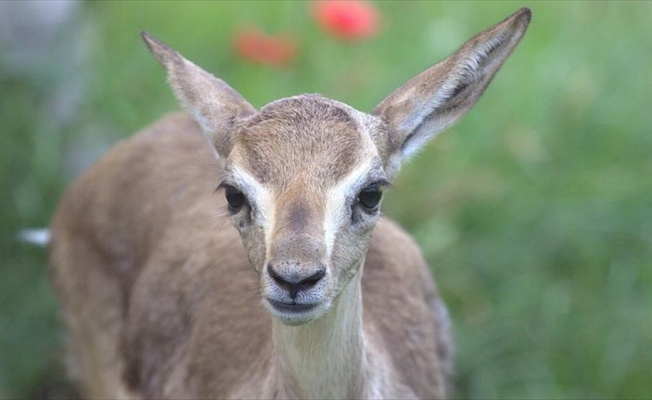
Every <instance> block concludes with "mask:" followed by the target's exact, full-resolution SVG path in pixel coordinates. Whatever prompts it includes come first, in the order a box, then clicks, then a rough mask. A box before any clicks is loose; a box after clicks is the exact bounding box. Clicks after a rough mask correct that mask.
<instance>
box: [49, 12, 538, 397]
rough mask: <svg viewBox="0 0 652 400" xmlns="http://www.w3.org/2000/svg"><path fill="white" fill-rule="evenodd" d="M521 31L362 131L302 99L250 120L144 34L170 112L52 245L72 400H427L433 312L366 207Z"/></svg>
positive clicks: (376, 202) (101, 180) (433, 369)
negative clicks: (177, 109) (169, 98)
mask: <svg viewBox="0 0 652 400" xmlns="http://www.w3.org/2000/svg"><path fill="white" fill-rule="evenodd" d="M529 21H530V11H529V10H527V9H521V10H519V11H517V12H516V13H515V14H513V15H512V16H510V17H509V18H507V19H506V20H504V21H503V22H501V23H499V24H497V25H496V26H494V27H492V28H490V29H488V30H487V31H485V32H482V33H481V34H479V35H478V36H476V37H475V38H473V39H471V40H470V41H469V42H467V43H466V44H465V45H464V46H463V47H462V48H461V49H460V50H458V51H457V52H456V53H455V54H453V55H452V56H451V57H449V58H448V59H447V60H445V61H443V62H441V63H439V64H437V65H435V66H434V67H432V68H430V69H428V70H426V71H424V72H423V73H421V74H420V75H418V76H416V77H415V78H413V79H412V80H411V81H409V82H408V83H406V84H405V85H404V86H402V87H400V88H399V89H397V90H396V91H395V92H394V93H392V94H391V95H390V96H389V97H387V98H386V99H385V100H384V101H382V102H381V103H380V104H379V105H378V107H377V108H376V109H375V110H374V111H373V112H372V113H371V114H366V113H363V112H360V111H357V110H355V109H353V108H352V107H350V106H348V105H346V104H343V103H340V102H338V101H335V100H330V99H327V98H324V97H322V96H319V95H300V96H296V97H291V98H286V99H281V100H278V101H274V102H272V103H270V104H268V105H266V106H264V107H262V108H261V109H260V110H256V109H254V107H252V106H251V105H250V104H249V103H248V102H247V101H246V100H244V99H243V98H242V97H241V96H240V95H239V94H238V93H237V92H236V91H235V90H233V89H232V88H231V87H229V86H228V85H227V84H226V83H224V82H223V81H221V80H219V79H217V78H215V77H214V76H212V75H210V74H208V73H207V72H205V71H203V70H202V69H200V68H199V67H197V66H196V65H194V64H192V63H191V62H190V61H188V60H186V59H185V58H183V57H182V56H181V55H179V54H178V53H176V52H175V51H174V50H172V49H170V48H169V47H167V46H166V45H164V44H163V43H161V42H159V41H157V40H155V39H154V38H152V37H151V36H149V35H148V34H146V33H144V34H143V38H144V40H145V42H146V44H147V46H148V47H149V48H150V50H151V51H152V53H153V54H154V56H155V57H156V58H157V59H158V60H159V61H160V63H161V64H162V65H163V66H164V67H165V69H166V70H167V73H168V78H169V82H170V85H171V87H172V89H173V90H174V92H175V94H176V96H177V98H178V99H179V101H180V103H181V104H182V105H183V106H184V108H185V110H186V111H187V114H186V113H180V114H175V115H171V116H168V117H165V118H164V119H162V120H161V121H159V122H157V123H155V124H154V125H152V126H150V127H148V128H146V129H145V130H144V131H142V132H141V133H139V134H137V135H136V136H134V137H132V138H131V139H129V140H127V141H124V142H123V143H121V144H119V145H117V146H116V147H115V148H114V149H113V150H112V151H111V152H109V153H108V154H107V155H106V156H105V157H104V158H102V159H101V160H100V161H99V162H98V163H97V164H96V165H95V166H94V167H93V168H92V169H91V170H90V171H88V172H87V173H86V174H85V175H84V176H82V177H81V178H80V179H79V180H78V181H77V182H75V183H74V184H73V185H72V187H71V188H70V189H69V190H68V192H67V193H66V195H65V197H64V199H63V200H62V202H61V204H60V206H59V208H58V210H57V212H56V215H55V218H54V221H53V223H52V227H51V229H52V247H51V264H52V277H53V282H54V285H55V289H56V291H57V294H58V296H59V299H60V302H61V310H62V315H63V318H64V321H65V323H66V326H67V328H68V331H69V334H70V350H71V356H72V359H73V365H75V366H76V368H77V374H78V379H79V383H80V387H81V389H82V391H83V393H84V395H85V396H87V397H93V398H415V397H418V398H444V397H446V395H447V393H449V392H450V378H451V371H452V343H451V340H450V337H449V326H448V325H449V322H448V318H447V314H446V309H445V306H444V304H443V302H442V300H441V299H440V297H439V295H438V294H437V291H436V289H435V286H434V283H433V281H432V278H431V277H430V273H429V271H428V268H427V265H426V263H425V262H424V260H423V258H422V256H421V255H420V252H419V250H418V248H417V247H416V246H415V244H414V243H413V241H412V240H411V239H410V238H409V237H408V236H407V235H406V234H405V233H404V232H403V231H402V230H401V229H400V228H399V227H398V226H396V225H395V224H394V223H392V222H390V221H389V220H387V219H384V218H381V217H380V211H379V208H380V201H381V197H382V191H383V189H384V188H385V187H386V186H387V185H388V184H389V183H390V182H391V181H392V179H394V177H395V175H396V174H397V172H398V170H399V167H400V164H401V162H402V161H403V160H404V159H405V158H406V157H408V156H409V155H410V154H412V153H414V152H415V151H416V150H417V149H418V148H420V147H421V146H422V145H424V144H425V143H426V142H427V140H429V139H430V138H432V137H434V136H435V135H436V134H437V133H438V132H440V131H441V130H443V129H444V128H446V127H447V126H449V125H451V124H452V123H454V122H455V121H457V120H458V119H459V118H460V117H461V116H462V115H463V114H464V113H465V112H466V111H468V110H469V109H470V108H471V107H472V105H473V104H475V102H476V100H477V99H478V98H479V96H480V95H481V94H482V92H483V91H484V89H485V88H486V86H487V85H488V84H489V82H490V81H491V79H492V77H493V76H494V74H495V73H496V72H497V71H498V69H499V68H500V66H501V65H502V63H503V62H504V61H505V59H506V58H507V57H508V56H509V54H510V53H511V52H512V50H513V49H514V47H515V46H516V45H517V44H518V42H519V40H520V39H521V37H522V36H523V34H524V32H525V30H526V28H527V25H528V23H529ZM207 139H208V140H207ZM216 187H217V188H218V190H217V193H216V190H215V188H216ZM220 215H228V217H229V219H230V220H231V224H226V223H223V219H222V218H220Z"/></svg>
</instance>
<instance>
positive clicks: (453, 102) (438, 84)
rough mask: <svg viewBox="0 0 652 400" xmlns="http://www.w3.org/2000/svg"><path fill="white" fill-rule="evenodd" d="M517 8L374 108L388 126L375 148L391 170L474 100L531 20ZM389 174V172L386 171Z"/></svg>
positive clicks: (462, 112) (391, 172) (464, 110)
mask: <svg viewBox="0 0 652 400" xmlns="http://www.w3.org/2000/svg"><path fill="white" fill-rule="evenodd" d="M530 15H531V13H530V10H529V9H527V8H522V9H520V10H518V11H517V12H515V13H514V14H512V15H511V16H510V17H508V18H507V19H505V20H504V21H502V22H500V23H498V24H497V25H495V26H493V27H491V28H489V29H487V30H486V31H484V32H482V33H480V34H478V35H477V36H475V37H474V38H473V39H471V40H469V41H468V42H466V43H465V44H464V46H462V47H461V48H460V49H459V50H458V51H457V52H456V53H455V54H453V55H452V56H450V57H448V58H447V59H446V60H444V61H442V62H440V63H439V64H437V65H435V66H433V67H431V68H429V69H427V70H425V71H424V72H422V73H421V74H419V75H417V76H416V77H414V78H413V79H411V80H410V81H408V82H407V83H406V84H404V85H403V86H401V87H400V88H398V89H396V91H394V92H393V93H392V94H390V95H389V96H388V97H387V98H386V99H385V100H383V101H382V102H381V103H380V104H379V105H378V106H377V107H376V109H375V110H374V112H373V114H374V115H376V116H378V117H380V118H381V119H382V120H383V121H384V122H385V123H386V124H387V125H389V128H390V132H389V133H388V135H389V136H388V137H386V138H385V139H386V143H380V144H379V148H381V149H383V150H384V152H385V153H386V170H387V173H388V175H394V174H395V173H396V172H397V171H398V168H399V166H400V163H401V161H402V160H404V159H405V158H406V157H408V156H410V155H411V154H412V153H414V152H415V151H417V150H418V149H419V148H420V147H421V146H423V145H424V144H425V143H426V142H427V141H428V140H429V139H431V138H433V137H434V136H436V135H437V134H438V133H439V132H441V131H442V130H444V129H445V128H447V127H448V126H450V125H452V124H453V123H455V122H457V120H458V119H459V118H460V117H461V116H462V115H464V114H465V113H466V112H467V111H468V110H469V109H470V108H471V107H472V106H473V105H474V104H475V103H476V101H477V100H478V98H479V97H480V95H482V93H483V92H484V90H485V89H486V87H487V85H489V82H491V79H492V78H493V76H494V74H495V73H496V72H497V71H498V69H500V67H501V66H502V64H503V62H504V61H505V59H507V57H508V56H509V55H510V54H511V53H512V50H514V48H515V47H516V45H517V44H518V43H519V41H520V40H521V38H522V37H523V34H524V33H525V30H526V29H527V27H528V24H529V23H530ZM390 178H391V177H390Z"/></svg>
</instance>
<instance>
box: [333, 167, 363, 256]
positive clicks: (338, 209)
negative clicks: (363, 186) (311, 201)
mask: <svg viewBox="0 0 652 400" xmlns="http://www.w3.org/2000/svg"><path fill="white" fill-rule="evenodd" d="M373 167H374V158H372V157H368V158H366V159H365V160H364V161H363V162H361V164H360V165H359V166H358V167H357V168H356V169H354V170H353V171H351V172H350V173H349V174H348V175H347V176H346V177H344V179H343V180H342V181H340V182H339V183H338V184H337V185H335V186H333V187H332V188H330V189H329V190H328V193H326V210H325V212H324V240H325V242H326V258H327V259H330V258H331V255H332V250H333V244H334V243H335V234H336V233H337V230H338V229H339V227H340V226H342V224H344V223H346V221H345V220H348V219H349V218H350V214H351V213H350V212H349V211H348V209H346V208H347V207H346V206H347V204H346V196H347V195H348V194H350V192H351V188H352V187H355V186H359V181H360V180H362V179H364V178H365V177H366V176H367V175H368V174H369V172H370V171H371V169H372V168H373Z"/></svg>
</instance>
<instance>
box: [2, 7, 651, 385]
mask: <svg viewBox="0 0 652 400" xmlns="http://www.w3.org/2000/svg"><path fill="white" fill-rule="evenodd" d="M42 5H43V3H41V6H42ZM376 5H377V7H378V9H379V11H380V13H381V15H382V17H383V25H382V29H381V32H380V34H379V35H378V36H377V37H376V38H373V39H369V40H367V41H363V42H358V43H344V42H340V41H337V40H336V39H333V38H331V37H329V36H327V35H325V34H324V33H323V32H321V31H320V30H319V29H318V28H317V27H316V26H315V22H314V20H313V19H312V18H311V17H310V12H309V5H308V4H307V3H300V2H283V3H277V2H274V3H264V2H237V3H229V2H214V3H213V2H193V1H184V2H164V3H157V2H135V1H131V2H88V3H82V4H81V6H80V7H79V10H78V11H77V12H76V14H75V15H74V18H73V20H72V22H71V23H70V24H69V25H68V26H67V27H66V28H65V29H61V30H60V31H59V32H58V33H57V34H56V35H54V36H53V37H52V38H50V39H49V41H48V42H47V43H48V46H47V47H46V48H44V49H42V50H41V53H40V54H39V57H37V58H35V59H33V60H32V61H31V62H24V63H23V64H21V66H20V68H10V67H8V65H9V64H8V62H7V60H8V56H7V54H8V50H7V48H6V47H3V48H0V121H2V128H1V131H2V132H1V133H0V152H1V154H2V158H1V160H0V179H1V181H0V187H1V188H2V190H1V191H0V204H1V207H0V260H2V265H1V266H0V271H1V273H2V275H1V276H2V278H1V279H0V333H1V334H0V398H1V397H5V398H15V397H30V396H34V395H35V393H41V391H42V387H41V386H42V385H43V384H44V382H46V381H48V380H51V378H50V377H51V376H52V374H53V373H54V375H56V376H60V375H61V371H60V369H61V366H60V363H59V362H57V360H59V359H60V358H61V354H62V347H63V342H64V340H63V333H62V331H61V328H60V326H59V324H58V322H57V319H56V305H55V300H54V297H53V295H52V293H51V290H50V289H49V286H48V278H47V269H46V254H45V252H44V251H43V249H39V248H34V247H30V246H29V245H27V244H22V243H19V242H17V241H16V240H15V235H16V232H18V231H19V230H20V229H21V228H25V227H33V226H46V225H47V224H48V221H49V218H50V216H51V215H52V213H53V211H54V208H55V206H56V202H57V200H58V198H59V197H60V196H61V194H62V192H63V190H64V188H65V186H66V185H67V183H68V182H69V181H70V180H71V179H72V178H73V177H74V176H75V175H77V174H78V173H80V172H81V170H82V169H83V168H85V167H87V166H88V164H89V163H90V161H91V160H92V159H93V158H95V157H96V156H97V155H99V154H100V153H102V152H103V151H106V149H108V143H113V142H115V141H117V140H119V139H120V138H124V137H127V136H129V135H131V134H132V133H133V132H135V131H137V130H138V129H141V128H142V127H143V126H145V125H146V124H149V123H151V122H152V121H154V120H156V119H157V118H158V117H160V116H161V115H162V114H163V113H165V112H167V111H170V110H174V109H176V108H177V106H176V104H175V102H174V99H173V96H172V95H171V94H170V92H169V89H168V87H167V86H166V85H165V79H164V74H163V71H162V70H161V68H160V67H159V66H158V65H157V64H156V62H155V61H154V60H153V59H152V57H151V55H150V54H149V53H148V52H147V50H146V49H145V47H144V46H143V44H142V42H141V40H140V38H139V36H138V32H139V30H141V29H146V30H148V31H149V32H150V33H151V34H153V35H154V36H157V37H159V38H160V39H162V40H164V41H166V42H168V43H169V44H170V45H172V46H173V47H175V48H176V49H178V50H180V51H181V52H182V53H183V54H184V55H185V56H186V57H188V58H189V59H191V60H193V61H195V62H196V63H197V64H199V65H201V66H202V67H204V68H205V69H207V70H208V71H212V72H214V73H216V74H217V75H218V76H220V77H221V78H223V79H224V80H226V81H227V82H229V83H230V84H231V85H232V86H233V87H234V88H236V89H237V90H239V91H240V92H241V93H242V94H243V95H244V96H245V97H246V98H247V99H249V100H250V101H251V102H252V103H253V104H254V105H256V106H261V105H263V104H265V103H267V102H269V101H271V100H274V99H277V98H280V97H285V96H290V95H293V94H297V93H302V92H319V93H322V94H324V95H326V96H329V97H333V98H336V99H339V100H342V101H345V102H347V103H349V104H351V105H353V106H354V107H356V108H358V109H361V110H365V111H369V110H371V109H372V108H373V106H374V105H375V104H376V103H378V102H379V101H380V100H381V99H382V98H383V97H384V96H385V95H387V94H389V93H390V92H391V90H393V89H394V88H395V87H397V86H398V85H400V84H401V83H403V82H404V81H406V80H407V79H408V78H410V77H411V76H413V75H414V74H416V73H418V72H420V71H421V70H423V69H425V68H426V67H428V66H430V65H431V64H433V63H434V62H436V61H439V60H441V59H443V58H444V57H446V56H447V55H448V54H450V53H451V52H452V51H454V50H455V49H456V48H457V46H459V45H461V44H462V43H463V42H464V41H465V40H466V39H468V38H470V37H471V36H472V35H474V34H475V33H477V32H478V31H480V30H482V29H484V28H486V27H488V26H490V25H491V24H493V23H495V22H497V21H499V20H501V19H502V18H504V17H505V16H507V15H509V14H510V13H511V12H513V11H514V10H515V9H516V8H517V7H520V6H528V7H530V8H531V9H532V11H533V22H532V24H531V26H530V29H529V32H528V33H527V34H526V37H525V39H524V40H523V43H522V44H521V45H520V46H519V47H518V48H517V49H516V51H515V52H514V54H513V56H512V57H511V58H510V59H509V60H508V61H507V62H506V64H505V66H504V67H503V70H502V71H501V72H499V73H498V75H497V77H496V78H495V79H494V82H493V83H492V85H491V86H490V88H489V89H488V90H487V92H486V93H485V96H484V98H483V99H482V100H481V101H480V102H479V104H478V105H477V106H476V107H475V108H474V109H473V110H472V111H471V112H470V113H469V115H468V116H466V117H465V118H464V119H463V120H462V121H461V122H460V123H458V124H457V125H456V126H455V127H453V128H451V129H449V131H448V132H446V133H444V134H443V135H442V136H441V137H439V138H437V140H435V141H434V142H433V143H432V144H431V145H430V146H429V147H428V148H427V149H426V150H424V151H423V152H422V153H421V154H419V155H418V156H417V157H415V159H414V160H413V161H412V162H411V163H409V164H408V165H406V166H405V167H404V168H403V171H402V174H401V176H400V178H399V179H398V181H397V182H395V184H394V187H393V188H392V190H390V192H389V194H388V196H387V198H386V201H385V204H384V210H385V212H386V214H388V215H390V216H392V217H393V218H395V219H397V220H398V221H400V222H401V223H402V224H403V226H404V227H405V228H406V229H407V230H408V231H410V232H412V233H413V234H414V235H415V237H416V239H417V241H418V242H419V243H420V244H421V246H422V249H423V252H424V254H425V256H426V258H427V259H428V261H429V263H430V264H431V265H432V266H433V271H434V273H435V275H436V277H437V281H438V285H439V288H440V290H441V292H442V294H443V296H444V298H445V299H446V301H447V303H448V304H449V306H450V313H451V316H452V318H453V321H454V331H455V338H456V342H457V360H456V363H457V378H456V379H457V382H456V390H457V392H456V395H457V396H458V397H461V398H645V397H648V398H649V396H650V383H649V377H650V371H652V352H651V351H650V345H651V344H652V311H651V310H652V135H650V127H651V126H652V112H650V109H651V108H652V104H651V103H652V93H651V88H652V45H651V43H652V42H650V37H651V34H652V29H651V28H650V23H649V18H650V15H652V3H646V2H532V1H523V2H520V3H514V2H499V3H493V2H470V1H469V2H457V3H452V2H450V3H449V2H441V3H440V2H437V3H432V2H379V3H377V4H376ZM1 13H2V9H1V8H0V14H1ZM247 26H254V27H258V28H260V29H262V30H263V31H266V32H269V33H272V34H275V33H284V34H289V35H293V36H295V37H296V38H297V39H298V44H299V49H300V50H299V51H300V52H299V54H298V57H297V58H296V60H294V62H293V64H292V65H291V66H289V67H288V68H285V69H270V68H269V67H264V66H259V65H254V64H250V63H247V62H246V61H244V60H242V59H240V58H238V57H237V56H235V53H234V52H233V48H232V44H231V40H232V37H233V34H234V32H235V31H236V30H237V29H239V28H242V27H247ZM0 28H1V26H0ZM2 32H3V30H1V29H0V34H2ZM27 33H28V34H29V32H27ZM80 49H81V50H80ZM71 88H73V89H74V90H72V89H71ZM71 92H72V95H74V94H75V93H77V94H78V96H77V97H75V96H72V95H71ZM71 96H72V98H71ZM66 107H68V111H66ZM62 108H63V111H62ZM53 369H54V370H56V371H53ZM46 377H47V378H46Z"/></svg>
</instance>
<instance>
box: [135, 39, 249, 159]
mask: <svg viewBox="0 0 652 400" xmlns="http://www.w3.org/2000/svg"><path fill="white" fill-rule="evenodd" d="M141 36H142V37H143V40H144V41H145V44H146V45H147V47H148V48H149V50H150V51H151V52H152V54H154V57H156V59H157V60H158V61H159V62H160V63H161V65H163V67H164V68H165V69H166V71H167V74H168V80H169V83H170V86H171V87H172V90H173V91H174V94H175V95H176V97H177V100H178V101H179V102H180V103H181V105H182V106H183V107H184V108H185V109H186V111H188V112H189V113H190V114H191V115H192V116H193V118H194V119H195V121H197V123H198V124H199V126H200V127H201V129H202V131H203V132H204V135H205V136H206V137H207V138H208V139H209V140H210V142H211V143H212V144H213V146H215V149H216V150H217V153H218V155H219V156H220V157H223V158H225V157H226V156H228V154H229V153H230V151H231V147H232V146H233V143H232V140H231V135H233V129H232V128H233V126H234V123H235V122H237V121H238V120H240V119H242V118H245V117H247V116H249V115H252V114H254V113H255V112H256V110H255V109H254V107H252V106H251V104H249V103H248V102H247V101H246V100H245V99H244V98H243V97H242V96H241V95H240V94H239V93H238V92H236V91H235V90H234V89H233V88H231V87H230V86H229V85H227V84H226V83H225V82H224V81H223V80H221V79H218V78H216V77H214V76H213V75H211V74H209V73H208V72H206V71H204V70H203V69H201V68H200V67H198V66H197V65H195V64H193V63H192V62H190V61H188V60H186V59H185V58H184V57H183V56H181V55H180V54H179V53H177V52H176V51H174V50H173V49H172V48H170V47H169V46H167V45H166V44H165V43H163V42H161V41H159V40H157V39H155V38H153V37H152V36H150V35H149V34H148V33H147V32H144V31H143V32H141Z"/></svg>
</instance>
